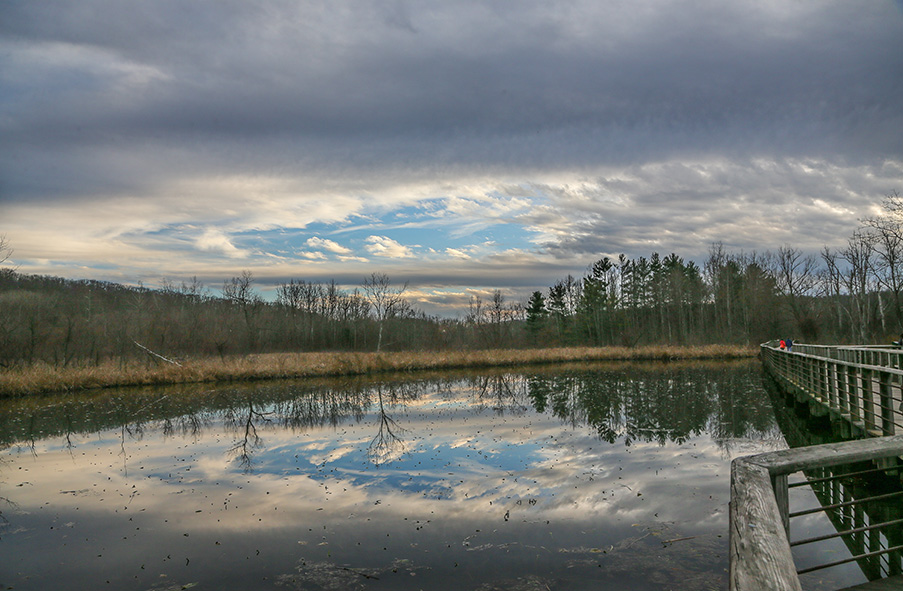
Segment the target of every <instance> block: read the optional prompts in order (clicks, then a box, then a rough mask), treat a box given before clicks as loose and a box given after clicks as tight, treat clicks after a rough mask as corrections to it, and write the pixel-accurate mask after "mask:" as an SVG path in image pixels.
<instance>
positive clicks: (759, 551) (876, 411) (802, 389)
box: [730, 344, 903, 591]
mask: <svg viewBox="0 0 903 591" xmlns="http://www.w3.org/2000/svg"><path fill="white" fill-rule="evenodd" d="M762 359H763V363H764V365H765V367H766V368H767V370H768V372H769V373H770V374H771V375H772V376H773V377H774V378H775V379H776V381H777V382H778V384H779V385H780V387H781V389H782V390H783V391H784V392H785V393H787V394H788V395H790V396H792V397H793V398H794V399H795V400H796V402H797V403H799V404H801V405H804V406H807V407H808V409H809V412H810V413H811V414H812V415H814V416H826V417H829V418H830V419H831V420H832V421H834V423H835V424H836V425H838V427H839V430H840V431H841V432H842V435H843V436H844V437H846V438H859V439H857V440H853V441H845V442H841V443H830V444H825V445H814V446H808V447H799V448H795V449H788V450H782V451H778V452H772V453H767V454H761V455H757V456H752V457H747V458H738V459H736V460H734V462H733V464H732V466H731V507H730V569H731V573H730V588H731V589H732V590H736V591H739V590H774V591H777V590H791V591H792V590H799V589H801V584H800V575H801V574H805V573H807V572H810V571H815V570H821V569H826V568H831V567H833V566H838V565H840V564H845V563H848V562H856V563H857V564H858V565H859V567H860V568H861V569H862V571H863V574H864V575H865V577H866V578H868V579H871V582H869V583H864V584H862V585H857V586H855V587H851V588H849V589H848V590H846V591H882V590H885V589H903V577H901V576H903V487H901V486H900V482H901V469H900V468H899V466H900V464H901V462H900V459H901V457H903V427H901V424H903V408H901V404H903V389H901V386H903V371H901V369H900V366H901V363H903V351H901V350H896V349H887V348H880V347H823V346H812V345H802V346H800V345H797V346H794V350H793V351H792V352H788V351H783V350H779V349H777V348H774V347H772V346H770V345H769V344H766V345H763V346H762ZM897 433H901V435H898V434H897ZM796 473H802V475H803V478H802V479H800V480H799V482H794V483H791V482H790V481H789V476H790V475H792V474H796ZM868 478H875V479H880V480H881V481H882V482H884V483H888V482H889V483H891V484H892V487H891V492H883V493H882V494H879V495H871V496H869V494H870V493H866V492H863V491H864V489H863V488H862V487H861V486H859V485H858V484H856V483H859V482H860V481H862V480H863V479H868ZM800 485H803V486H809V487H811V489H812V490H813V492H814V493H815V495H816V498H817V499H818V501H819V503H820V504H821V506H819V507H816V508H812V509H806V510H803V511H797V512H792V511H791V507H790V494H789V489H790V488H792V487H794V486H800ZM821 511H823V512H825V513H826V515H828V517H829V519H830V520H831V522H832V524H833V525H834V527H835V528H836V529H837V533H836V534H830V535H825V536H819V537H817V538H812V539H804V540H794V541H791V539H790V520H791V519H792V518H794V517H800V516H803V515H809V514H812V513H816V512H821ZM834 538H840V539H841V540H843V542H844V543H845V544H846V546H847V548H848V549H849V550H850V554H851V556H850V557H847V558H842V559H836V558H835V560H834V561H833V562H827V563H825V564H819V565H814V566H807V567H806V568H804V569H797V566H796V564H795V562H794V557H793V551H792V547H795V546H798V545H805V544H812V543H820V542H823V541H824V540H827V539H834Z"/></svg>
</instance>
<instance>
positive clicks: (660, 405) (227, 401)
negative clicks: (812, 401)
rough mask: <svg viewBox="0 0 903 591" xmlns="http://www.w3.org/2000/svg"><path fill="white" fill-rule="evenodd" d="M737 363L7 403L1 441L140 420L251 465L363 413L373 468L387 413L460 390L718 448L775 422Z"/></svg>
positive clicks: (394, 445) (494, 407)
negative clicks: (706, 441) (224, 445)
mask: <svg viewBox="0 0 903 591" xmlns="http://www.w3.org/2000/svg"><path fill="white" fill-rule="evenodd" d="M737 366H738V365H737V364H735V365H734V366H731V365H725V364H716V363H709V364H704V363H694V364H689V363H671V364H641V365H640V364H621V365H615V366H612V364H607V365H599V366H590V367H589V368H587V367H586V366H569V369H567V370H566V371H560V370H558V369H556V370H555V371H549V370H533V371H530V372H526V371H523V372H515V371H503V372H501V371H488V372H484V373H483V374H482V375H475V376H461V375H455V374H449V375H448V376H447V377H438V378H436V377H433V378H429V379H422V380H417V379H409V380H407V381H398V382H388V381H387V382H378V381H375V380H353V381H349V380H344V381H335V382H334V383H333V384H329V385H323V383H320V384H318V385H316V386H312V387H304V386H303V383H301V382H296V383H293V384H291V385H282V384H279V385H274V384H266V385H253V386H247V387H232V388H226V389H221V390H204V391H202V392H197V391H196V390H195V389H192V388H188V387H183V388H181V389H176V388H170V389H169V391H168V393H167V394H164V395H162V396H161V394H160V393H159V391H158V390H152V391H148V392H147V393H144V394H142V393H140V392H139V391H132V392H129V393H128V395H123V394H120V393H111V394H106V395H103V394H102V395H95V396H90V397H78V396H60V397H47V398H46V399H44V400H43V402H44V403H43V404H41V403H40V402H39V403H37V404H35V401H32V400H7V401H3V403H2V405H0V445H5V446H9V445H15V446H23V445H28V446H33V442H34V441H35V440H36V439H44V438H46V437H52V436H56V435H58V436H62V437H63V438H64V439H65V441H66V445H67V446H69V447H71V446H72V445H73V444H72V442H71V436H72V435H73V434H85V433H92V432H96V431H99V430H101V429H106V428H114V427H115V428H119V429H121V430H122V439H123V445H124V444H125V441H126V440H127V439H132V440H140V439H141V437H142V436H143V433H144V431H145V429H146V428H147V427H148V425H147V424H148V423H153V425H152V426H153V428H155V429H156V428H159V429H160V430H161V431H162V433H163V434H164V435H165V436H166V437H198V436H199V435H201V434H202V433H203V432H204V430H205V429H208V428H210V426H211V425H212V424H214V423H220V424H222V425H224V427H225V428H226V430H227V431H229V432H232V433H234V434H235V437H236V440H235V442H234V445H233V446H232V448H231V450H230V451H231V453H234V454H235V455H236V456H237V458H238V460H239V463H240V464H241V465H242V466H243V467H245V468H251V467H252V464H253V461H252V457H253V454H254V452H255V450H258V449H260V448H261V447H262V446H263V439H262V436H261V434H260V430H261V429H289V430H291V431H293V432H299V431H304V430H306V429H310V428H315V427H322V426H326V425H329V426H332V427H337V426H338V425H340V424H342V423H344V422H346V421H353V422H355V423H361V422H362V421H365V420H367V419H366V417H367V416H368V415H369V414H370V413H372V414H373V415H374V421H375V434H374V436H373V438H372V440H371V441H370V445H369V447H368V450H369V451H368V454H369V455H370V457H371V458H372V460H373V461H374V463H377V464H382V463H385V462H386V461H387V460H389V459H391V458H392V457H395V456H397V455H398V454H399V450H400V449H402V450H403V449H404V446H405V437H406V436H407V435H410V431H409V429H408V428H406V427H403V426H402V425H401V424H400V422H399V420H398V418H396V414H397V413H403V412H404V410H405V406H406V404H408V403H409V402H412V401H417V400H419V399H420V398H421V397H422V396H423V395H424V393H426V392H434V393H439V394H440V395H443V394H442V393H443V392H444V393H446V394H444V395H449V394H448V393H450V392H452V391H454V392H457V393H458V394H456V395H460V393H461V392H464V393H465V394H466V395H467V398H469V400H470V405H471V407H472V408H474V409H490V410H491V411H492V412H494V413H496V414H498V415H508V416H519V415H523V414H524V413H526V412H528V411H529V410H531V409H532V410H533V411H535V412H536V413H539V414H542V413H546V412H549V413H551V414H552V415H553V416H555V417H557V418H559V419H560V420H561V421H562V422H563V423H564V424H567V425H570V426H574V427H576V426H581V425H589V426H591V427H592V428H593V429H594V430H595V432H596V433H597V435H598V437H599V438H600V439H601V440H603V441H606V442H609V443H614V442H615V441H617V440H618V439H620V438H623V439H624V442H625V444H627V445H630V444H631V443H632V442H634V441H646V442H652V441H655V442H658V443H659V444H661V445H664V444H665V443H667V442H669V441H670V442H675V443H682V442H684V441H686V439H687V438H688V437H691V436H695V435H699V434H700V433H702V432H705V431H707V432H710V433H712V435H713V437H714V438H715V440H716V441H719V442H727V441H728V440H731V439H736V438H738V437H739V438H742V437H745V436H746V434H747V433H748V432H750V431H752V432H757V433H762V432H764V431H766V430H768V428H769V425H770V424H771V422H773V415H772V411H771V408H770V406H768V405H763V404H762V403H761V401H760V400H759V399H758V396H759V394H758V392H757V388H756V384H757V382H758V381H759V380H760V377H759V375H760V374H759V369H758V367H757V366H753V365H750V364H746V365H745V366H746V367H747V368H748V369H746V370H744V371H739V372H738V371H737V370H736V367H737ZM739 366H740V367H743V366H744V365H743V364H739ZM467 393H469V394H467ZM725 444H726V443H725ZM402 453H403V452H402Z"/></svg>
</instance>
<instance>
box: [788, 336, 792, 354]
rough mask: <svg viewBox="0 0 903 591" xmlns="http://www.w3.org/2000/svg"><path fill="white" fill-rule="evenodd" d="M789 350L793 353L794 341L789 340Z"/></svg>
mask: <svg viewBox="0 0 903 591" xmlns="http://www.w3.org/2000/svg"><path fill="white" fill-rule="evenodd" d="M787 350H788V351H793V339H787Z"/></svg>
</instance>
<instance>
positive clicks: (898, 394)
mask: <svg viewBox="0 0 903 591" xmlns="http://www.w3.org/2000/svg"><path fill="white" fill-rule="evenodd" d="M761 351H762V360H763V362H764V364H765V367H766V368H767V369H768V370H769V372H770V373H771V374H773V375H774V376H775V378H777V379H778V381H779V382H781V384H782V386H783V387H784V389H786V390H788V391H789V392H790V393H796V394H800V395H801V397H802V399H805V400H808V402H809V403H810V404H814V405H816V407H819V408H821V411H820V412H821V413H822V414H832V415H833V416H836V417H839V418H841V419H842V420H843V421H844V422H845V429H848V430H849V434H850V435H863V436H888V435H895V434H896V433H898V432H903V349H899V348H891V347H889V346H884V345H881V346H868V347H861V346H852V345H809V344H795V345H794V346H793V351H786V350H782V349H778V348H776V347H775V346H774V344H773V342H769V343H763V344H762V345H761ZM801 401H802V400H801Z"/></svg>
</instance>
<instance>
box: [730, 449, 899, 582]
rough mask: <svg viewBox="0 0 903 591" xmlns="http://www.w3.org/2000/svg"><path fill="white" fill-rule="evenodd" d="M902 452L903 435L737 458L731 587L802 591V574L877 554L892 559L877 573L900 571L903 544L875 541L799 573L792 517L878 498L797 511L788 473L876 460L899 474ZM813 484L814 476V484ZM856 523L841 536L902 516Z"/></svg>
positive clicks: (887, 471)
mask: <svg viewBox="0 0 903 591" xmlns="http://www.w3.org/2000/svg"><path fill="white" fill-rule="evenodd" d="M900 456H903V435H897V436H893V437H876V438H868V439H861V440H857V441H846V442H843V443H830V444H825V445H813V446H809V447H800V448H795V449H788V450H782V451H777V452H770V453H765V454H761V455H757V456H751V457H746V458H738V459H736V460H734V461H733V462H732V464H731V505H730V588H731V590H732V591H751V590H753V591H766V590H768V591H772V590H773V591H779V590H780V591H800V590H801V585H800V579H799V575H800V574H802V573H805V572H808V571H811V570H816V569H819V568H827V567H831V566H835V565H839V564H842V563H845V562H852V561H861V560H865V559H870V558H874V557H877V556H890V557H891V559H890V560H889V565H890V566H889V568H888V571H887V573H883V572H882V573H879V575H877V576H887V575H898V574H899V572H900V570H901V568H903V567H901V552H903V544H896V545H894V544H893V543H889V544H887V545H886V546H885V547H875V546H873V545H872V544H869V545H868V546H867V547H866V546H863V552H862V553H854V555H853V556H851V557H849V558H844V559H840V560H834V561H831V562H827V563H825V564H821V565H816V566H815V567H808V568H805V569H802V570H800V571H798V570H797V568H796V564H795V562H794V558H793V554H792V550H791V541H790V536H789V533H788V532H789V528H790V519H791V518H792V517H795V516H800V515H805V514H809V513H810V512H812V511H819V510H834V509H837V508H839V507H852V506H853V505H854V504H855V503H866V502H869V501H874V500H876V498H877V497H873V498H871V499H869V498H866V499H862V498H860V499H856V500H845V501H842V502H841V503H840V504H838V505H839V507H838V506H835V505H834V504H832V505H829V506H827V507H821V508H816V509H811V510H805V511H801V512H797V513H791V512H790V503H789V496H790V495H789V487H790V485H789V484H788V476H789V475H790V474H793V473H796V472H800V471H805V472H808V473H810V474H811V473H812V472H815V471H818V470H823V469H828V468H832V467H839V466H845V465H852V464H856V463H860V462H870V463H873V464H877V465H878V466H879V467H878V468H877V469H875V471H877V472H882V473H885V474H893V475H895V476H896V477H899V472H898V470H897V468H896V464H897V462H898V459H899V457H900ZM807 478H808V477H807ZM832 478H833V477H832ZM811 482H812V481H811V480H809V483H811ZM887 494H903V493H887ZM852 525H853V527H850V528H849V529H845V530H843V531H838V533H837V536H838V537H846V536H861V535H864V534H865V533H866V532H873V531H878V530H880V529H881V528H894V527H897V526H899V522H898V520H896V519H892V520H890V521H886V522H883V523H880V522H878V523H875V522H871V520H870V521H869V523H867V524H866V523H865V522H864V521H862V520H860V522H854V523H853V524H852ZM896 531H897V530H894V532H896ZM821 539H824V538H823V537H822V538H813V539H809V540H800V541H796V542H793V544H794V545H797V544H801V543H812V542H817V541H820V540H821ZM869 539H872V538H871V537H870V538H869ZM874 539H879V538H878V537H875V538H874ZM886 539H888V540H899V539H900V536H899V535H897V534H896V533H895V534H894V535H887V536H886ZM848 546H849V545H848ZM866 548H867V549H866ZM869 578H875V577H874V576H869Z"/></svg>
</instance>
